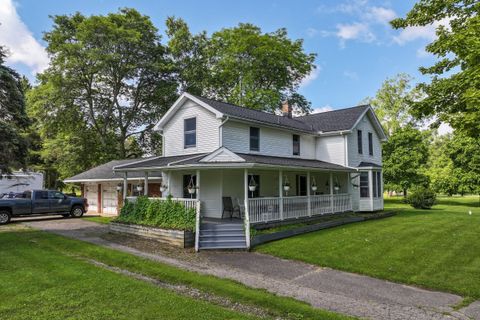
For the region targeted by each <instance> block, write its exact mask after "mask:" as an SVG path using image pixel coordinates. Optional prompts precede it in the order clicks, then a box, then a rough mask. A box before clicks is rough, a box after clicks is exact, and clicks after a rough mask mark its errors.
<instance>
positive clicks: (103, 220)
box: [82, 216, 116, 224]
mask: <svg viewBox="0 0 480 320" xmlns="http://www.w3.org/2000/svg"><path fill="white" fill-rule="evenodd" d="M115 218H116V217H100V216H94V217H89V216H85V217H83V218H82V219H83V220H88V221H92V222H97V223H104V224H108V223H110V222H111V221H113V219H115Z"/></svg>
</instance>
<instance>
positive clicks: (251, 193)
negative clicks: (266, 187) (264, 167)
mask: <svg viewBox="0 0 480 320" xmlns="http://www.w3.org/2000/svg"><path fill="white" fill-rule="evenodd" d="M252 178H253V181H255V184H256V186H257V187H256V188H255V191H250V190H248V197H249V198H258V197H260V176H259V175H258V174H249V175H248V184H249V185H250V181H252ZM247 188H248V187H247Z"/></svg>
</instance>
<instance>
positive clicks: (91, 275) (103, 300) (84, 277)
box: [0, 225, 346, 319]
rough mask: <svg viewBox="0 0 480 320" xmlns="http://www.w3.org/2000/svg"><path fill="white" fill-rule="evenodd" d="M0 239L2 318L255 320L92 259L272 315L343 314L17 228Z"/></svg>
mask: <svg viewBox="0 0 480 320" xmlns="http://www.w3.org/2000/svg"><path fill="white" fill-rule="evenodd" d="M0 243H1V246H0V284H1V285H0V297H2V298H1V300H2V302H1V303H0V319H67V318H69V319H192V318H195V319H247V318H254V316H252V315H251V314H245V313H240V312H238V311H232V310H230V309H226V308H224V307H221V306H219V305H216V304H213V303H210V302H205V301H203V300H201V299H192V298H190V297H187V296H183V295H180V294H177V293H174V292H173V291H170V290H167V289H163V288H160V287H158V286H155V285H153V284H150V283H147V282H144V281H140V280H136V279H133V278H130V277H127V276H125V275H121V274H118V273H114V272H112V271H109V270H106V269H104V268H101V267H98V266H96V265H94V264H92V263H91V262H89V261H91V260H95V261H99V262H102V263H104V264H107V265H109V266H113V267H118V268H121V269H124V270H129V271H131V272H136V273H141V274H143V275H146V276H149V277H151V278H154V279H158V280H161V281H163V282H166V283H171V284H184V285H187V286H189V287H192V288H196V289H199V290H201V291H202V292H205V293H208V294H213V295H215V296H217V297H223V298H228V299H230V300H231V301H234V302H239V303H242V304H244V305H249V306H254V307H257V308H261V309H263V310H264V311H265V312H266V314H267V315H268V317H269V318H277V317H281V318H287V319H288V318H291V319H298V318H303V319H346V317H343V316H340V315H337V314H333V313H330V312H326V311H323V310H318V309H314V308H312V307H310V306H309V305H307V304H305V303H302V302H299V301H296V300H294V299H290V298H284V297H279V296H276V295H273V294H270V293H268V292H266V291H263V290H255V289H250V288H247V287H245V286H243V285H241V284H238V283H236V282H233V281H229V280H223V279H219V278H215V277H211V276H204V275H199V274H196V273H193V272H188V271H184V270H181V269H177V268H174V267H171V266H168V265H164V264H160V263H156V262H153V261H150V260H146V259H142V258H139V257H136V256H133V255H130V254H126V253H123V252H119V251H115V250H111V249H106V248H103V247H99V246H96V245H93V244H88V243H85V242H81V241H75V240H70V239H67V238H64V237H60V236H56V235H53V234H48V233H44V232H41V231H34V230H31V229H23V228H21V227H19V226H18V225H12V226H4V227H2V228H0Z"/></svg>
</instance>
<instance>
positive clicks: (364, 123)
mask: <svg viewBox="0 0 480 320" xmlns="http://www.w3.org/2000/svg"><path fill="white" fill-rule="evenodd" d="M358 130H362V144H363V148H362V149H363V152H362V154H359V153H358V144H357V132H358ZM369 132H371V133H372V134H373V156H371V155H370V154H369V150H368V133H369ZM362 161H363V162H371V163H375V164H378V165H381V164H382V146H381V142H380V138H379V136H378V133H377V131H376V130H375V128H374V127H373V125H372V121H371V119H370V117H369V116H368V115H364V116H363V118H362V119H361V120H360V122H359V123H358V125H357V126H356V127H355V128H354V129H353V130H352V133H350V134H349V135H348V165H349V166H351V167H356V166H358V165H359V164H360V162H362Z"/></svg>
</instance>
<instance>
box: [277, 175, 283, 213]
mask: <svg viewBox="0 0 480 320" xmlns="http://www.w3.org/2000/svg"><path fill="white" fill-rule="evenodd" d="M278 198H279V200H278V201H279V203H278V211H279V214H280V220H283V171H282V170H279V171H278Z"/></svg>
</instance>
